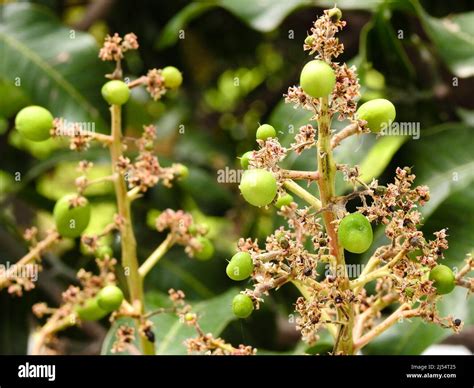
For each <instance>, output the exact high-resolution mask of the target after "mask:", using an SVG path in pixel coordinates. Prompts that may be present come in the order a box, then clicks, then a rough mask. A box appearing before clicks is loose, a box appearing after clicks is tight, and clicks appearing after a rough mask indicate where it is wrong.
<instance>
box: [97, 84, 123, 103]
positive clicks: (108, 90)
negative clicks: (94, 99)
mask: <svg viewBox="0 0 474 388" xmlns="http://www.w3.org/2000/svg"><path fill="white" fill-rule="evenodd" d="M102 97H104V100H105V101H107V102H108V103H109V104H110V105H123V104H125V103H126V102H127V101H128V99H129V98H130V89H129V88H128V86H127V84H126V83H125V82H123V81H118V80H113V81H109V82H107V83H106V84H104V86H102Z"/></svg>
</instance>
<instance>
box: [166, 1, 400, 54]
mask: <svg viewBox="0 0 474 388" xmlns="http://www.w3.org/2000/svg"><path fill="white" fill-rule="evenodd" d="M406 2H407V0H399V1H393V2H392V3H393V4H394V5H397V6H398V5H402V4H404V3H406ZM392 3H391V5H392ZM334 4H335V3H334V1H321V2H318V3H317V4H315V3H314V2H313V1H310V0H292V1H285V0H277V1H271V0H259V1H254V0H240V1H235V0H215V1H195V2H192V3H191V4H188V5H187V6H185V7H184V8H183V9H181V10H180V11H179V12H178V13H177V14H176V15H175V16H173V18H172V19H171V20H170V21H169V22H168V24H167V25H166V26H165V28H164V29H163V31H162V32H161V36H160V39H159V40H158V43H157V46H158V48H165V47H168V46H171V45H173V44H175V43H176V42H177V41H178V39H179V32H180V30H183V29H185V28H186V26H187V25H188V24H189V23H190V22H191V21H192V20H193V19H195V18H197V17H199V16H200V15H201V14H203V13H204V12H207V11H208V10H210V9H212V8H216V7H222V8H224V9H226V10H227V11H229V12H231V13H232V14H234V15H235V16H237V17H238V18H239V19H241V20H242V21H243V22H244V23H246V24H248V25H249V26H250V27H252V28H253V29H255V30H257V31H260V32H269V31H272V30H274V29H275V28H277V27H278V26H279V25H280V24H281V23H282V22H283V20H284V19H285V18H286V17H287V16H288V15H289V14H291V13H292V12H293V11H295V10H296V9H298V8H301V7H313V8H314V7H315V6H316V5H317V6H319V7H326V8H332V7H334ZM337 5H338V6H339V7H340V8H342V9H365V10H370V11H373V10H375V9H377V6H379V5H380V0H362V1H361V0H341V1H338V2H337Z"/></svg>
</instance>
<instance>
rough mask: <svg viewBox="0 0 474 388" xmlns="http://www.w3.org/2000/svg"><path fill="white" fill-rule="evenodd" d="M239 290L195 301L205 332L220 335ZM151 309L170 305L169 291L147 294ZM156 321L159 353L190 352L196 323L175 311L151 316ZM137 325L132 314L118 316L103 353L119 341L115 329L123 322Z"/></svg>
mask: <svg viewBox="0 0 474 388" xmlns="http://www.w3.org/2000/svg"><path fill="white" fill-rule="evenodd" d="M237 293H238V290H236V289H230V290H228V291H227V292H225V293H223V294H221V295H219V296H217V297H215V298H212V299H208V300H205V301H202V302H199V303H196V304H193V311H194V312H195V313H197V314H198V316H199V324H200V325H201V327H202V329H203V330H204V332H205V333H212V334H213V335H214V336H215V337H217V336H219V335H220V334H221V333H222V331H223V330H224V329H225V327H226V326H227V325H228V324H229V323H230V322H231V321H232V320H233V319H234V315H233V313H232V309H231V305H232V299H233V298H234V296H235V295H236V294H237ZM146 299H147V309H148V311H153V310H157V309H159V308H162V307H170V302H169V299H168V297H167V296H166V295H164V294H160V293H157V292H154V293H151V294H150V293H149V294H147V297H146ZM150 319H151V320H152V321H153V323H154V329H153V330H154V333H155V338H156V341H155V348H156V353H157V354H174V355H179V354H180V355H184V354H187V351H186V347H185V346H184V344H183V343H184V341H185V340H186V339H187V338H194V337H195V336H196V331H195V329H194V328H193V327H189V326H187V325H186V324H184V323H182V322H180V320H179V318H178V317H177V316H176V315H175V314H171V313H170V314H168V313H167V314H157V315H154V316H153V317H151V318H150ZM123 324H127V325H134V322H132V321H131V320H130V319H128V318H121V319H119V320H117V321H116V322H115V323H114V324H113V325H112V327H111V328H110V330H109V332H108V333H107V336H106V337H105V340H104V343H103V345H102V354H113V353H111V348H112V345H113V343H114V341H115V333H116V330H117V328H118V327H119V326H120V325H123Z"/></svg>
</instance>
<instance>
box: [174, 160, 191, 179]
mask: <svg viewBox="0 0 474 388" xmlns="http://www.w3.org/2000/svg"><path fill="white" fill-rule="evenodd" d="M177 173H178V178H179V179H180V180H182V179H186V178H187V177H188V176H189V168H187V167H186V166H185V165H184V164H178V168H177Z"/></svg>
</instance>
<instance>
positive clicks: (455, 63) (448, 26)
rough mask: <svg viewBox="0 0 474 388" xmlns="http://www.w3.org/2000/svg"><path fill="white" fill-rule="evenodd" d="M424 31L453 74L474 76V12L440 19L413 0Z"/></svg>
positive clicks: (463, 76) (462, 76) (465, 76)
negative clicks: (429, 13)
mask: <svg viewBox="0 0 474 388" xmlns="http://www.w3.org/2000/svg"><path fill="white" fill-rule="evenodd" d="M412 2H413V5H414V6H415V9H416V11H417V13H418V16H419V18H420V20H421V23H422V25H423V28H424V30H425V31H426V33H427V34H428V36H429V37H430V39H431V41H432V42H433V44H434V45H435V46H436V48H437V51H438V52H439V54H440V56H441V58H442V59H443V60H444V62H445V63H446V65H447V66H448V67H449V69H450V70H451V71H452V72H453V74H455V75H457V76H458V77H461V78H467V77H471V76H473V75H474V31H473V30H474V28H473V27H472V26H473V25H474V12H468V13H465V14H462V15H457V16H453V17H448V18H443V19H438V18H434V17H432V16H430V15H428V14H427V13H426V12H425V11H424V10H423V8H422V7H421V5H420V4H419V2H418V1H417V0H412Z"/></svg>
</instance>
